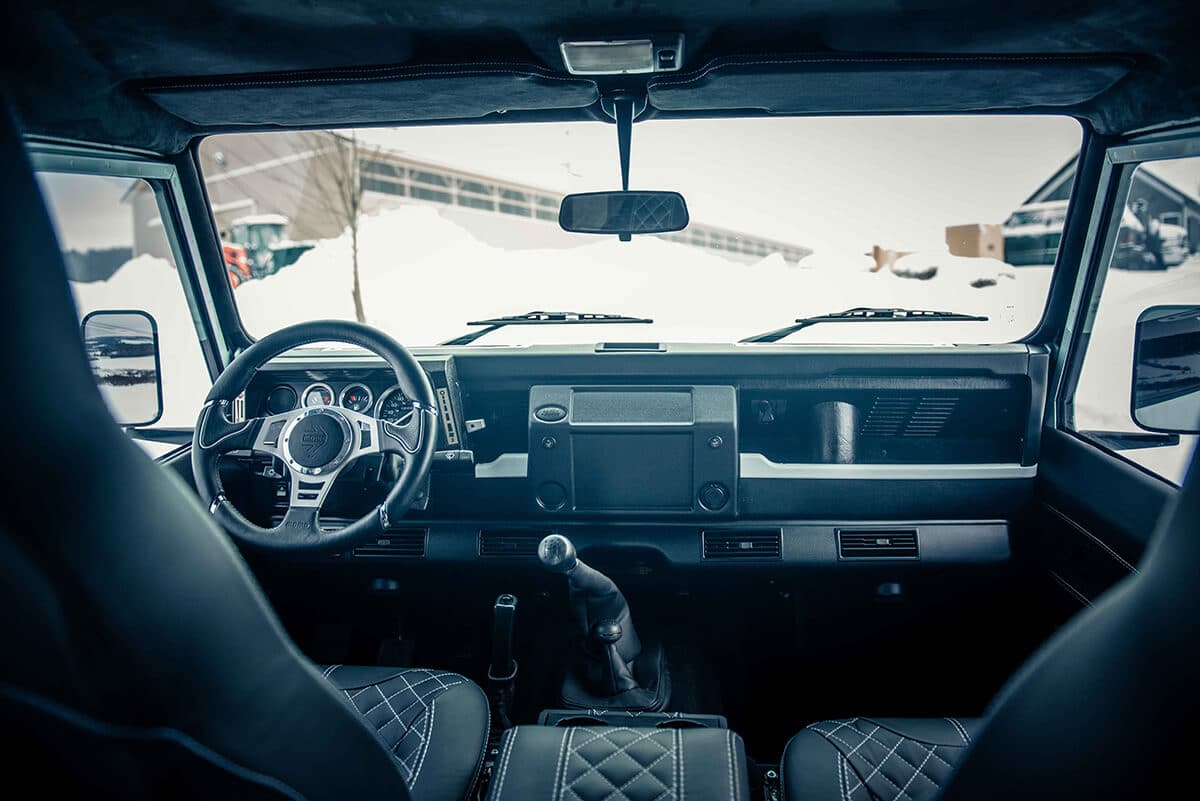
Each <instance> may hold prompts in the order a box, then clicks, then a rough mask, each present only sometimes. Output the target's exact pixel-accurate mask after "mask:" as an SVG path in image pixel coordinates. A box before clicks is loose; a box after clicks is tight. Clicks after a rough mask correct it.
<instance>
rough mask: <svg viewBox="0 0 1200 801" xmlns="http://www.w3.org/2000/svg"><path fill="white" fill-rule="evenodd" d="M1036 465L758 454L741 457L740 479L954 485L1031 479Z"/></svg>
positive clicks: (1035, 473)
mask: <svg viewBox="0 0 1200 801" xmlns="http://www.w3.org/2000/svg"><path fill="white" fill-rule="evenodd" d="M1036 475H1037V465H1028V466H1027V465H1020V464H793V463H781V462H772V461H771V460H770V459H768V458H767V457H765V456H763V455H762V454H761V453H743V454H741V477H742V478H789V479H841V480H854V479H867V480H876V481H878V480H893V481H955V480H978V479H989V478H1034V477H1035V476H1036Z"/></svg>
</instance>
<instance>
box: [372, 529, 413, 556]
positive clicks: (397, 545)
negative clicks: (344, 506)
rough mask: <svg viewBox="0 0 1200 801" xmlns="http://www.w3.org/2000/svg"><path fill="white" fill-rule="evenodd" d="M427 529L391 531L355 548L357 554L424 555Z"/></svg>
mask: <svg viewBox="0 0 1200 801" xmlns="http://www.w3.org/2000/svg"><path fill="white" fill-rule="evenodd" d="M426 534H427V531H426V529H423V528H413V529H401V530H398V531H389V532H387V533H386V534H383V535H381V536H379V537H378V538H377V539H376V540H375V541H374V542H372V543H371V544H369V545H360V546H358V547H357V548H355V549H354V555H355V556H410V557H411V556H418V557H419V556H424V555H425V535H426Z"/></svg>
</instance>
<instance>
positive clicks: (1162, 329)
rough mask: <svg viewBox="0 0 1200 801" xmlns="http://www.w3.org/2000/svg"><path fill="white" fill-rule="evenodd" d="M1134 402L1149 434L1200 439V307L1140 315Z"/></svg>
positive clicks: (1138, 419) (1135, 416) (1165, 308)
mask: <svg viewBox="0 0 1200 801" xmlns="http://www.w3.org/2000/svg"><path fill="white" fill-rule="evenodd" d="M1131 401H1132V407H1133V408H1132V409H1131V412H1130V413H1131V414H1132V415H1133V419H1134V422H1136V423H1137V424H1138V425H1139V426H1141V427H1142V428H1144V429H1146V430H1147V431H1160V432H1164V433H1170V434H1200V306H1152V307H1150V308H1149V309H1146V311H1144V312H1142V313H1141V314H1140V315H1139V316H1138V320H1137V330H1136V333H1135V334H1134V343H1133V392H1132V394H1131Z"/></svg>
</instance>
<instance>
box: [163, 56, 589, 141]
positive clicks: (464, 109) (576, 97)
mask: <svg viewBox="0 0 1200 801" xmlns="http://www.w3.org/2000/svg"><path fill="white" fill-rule="evenodd" d="M139 89H140V90H141V92H142V93H144V94H145V95H146V96H148V97H149V98H150V99H152V100H153V101H154V102H155V103H157V104H158V105H159V106H161V107H162V108H163V109H165V110H166V111H168V112H170V113H171V114H174V115H175V116H177V117H180V118H182V119H184V120H187V121H188V122H191V123H194V124H196V125H202V126H209V125H289V126H290V125H295V126H300V125H330V124H336V125H358V124H367V123H379V122H404V121H409V120H412V121H418V120H455V119H475V118H478V117H483V116H486V115H488V114H492V113H495V112H502V111H537V110H541V109H559V108H583V107H586V106H590V105H592V104H593V103H595V102H596V100H598V99H599V97H600V93H599V90H598V89H597V87H596V84H595V82H594V81H591V80H588V79H586V78H573V77H564V76H562V75H557V74H555V73H552V72H550V71H549V70H545V69H542V68H540V67H535V66H532V65H527V64H506V63H488V64H443V65H435V66H406V67H363V68H352V69H334V70H321V71H312V72H308V71H306V72H287V73H259V74H248V75H227V76H221V77H215V78H174V79H170V80H162V81H153V82H144V83H142V84H141V85H140V86H139Z"/></svg>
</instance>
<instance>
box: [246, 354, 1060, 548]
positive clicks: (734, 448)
mask: <svg viewBox="0 0 1200 801" xmlns="http://www.w3.org/2000/svg"><path fill="white" fill-rule="evenodd" d="M660 347H661V349H660V350H656V351H648V350H647V349H645V348H644V347H641V348H639V349H637V350H630V351H623V350H621V349H620V348H619V346H617V347H615V348H614V347H613V346H600V347H590V346H558V347H530V348H487V347H471V348H437V349H428V350H415V351H414V355H416V356H417V358H418V360H419V361H420V363H421V365H422V367H423V368H424V369H425V371H426V373H427V374H428V375H429V377H430V380H431V383H432V384H433V386H434V389H435V392H436V395H437V400H438V413H439V418H440V423H441V425H440V430H439V432H438V438H439V440H438V453H437V455H436V457H435V461H434V467H433V470H432V473H431V476H430V481H429V484H428V486H427V487H426V490H425V492H423V493H422V494H421V497H420V498H419V500H418V503H417V504H415V505H414V507H413V508H412V509H411V511H410V513H409V515H408V516H407V517H406V518H405V519H404V520H403V521H400V522H399V523H397V538H396V540H397V546H396V550H395V552H394V553H393V552H392V551H389V545H388V544H380V545H378V546H376V550H375V551H374V552H371V553H369V554H368V553H365V552H364V553H363V554H361V555H363V556H366V555H370V556H382V555H388V554H389V553H390V554H392V555H394V556H397V557H401V556H404V555H405V554H407V553H408V552H407V551H405V550H404V549H405V548H410V549H411V548H415V547H416V546H414V545H411V544H409V545H404V542H406V540H404V538H405V537H409V538H417V539H420V548H419V551H420V554H421V555H422V556H424V557H425V558H427V559H436V558H437V555H438V553H439V552H441V553H442V555H443V557H444V558H446V559H451V556H450V554H453V555H454V557H453V559H451V561H453V560H454V559H460V560H466V559H470V560H481V559H487V558H493V557H497V556H498V557H501V558H502V557H505V556H521V555H523V556H528V557H531V556H532V553H533V550H532V549H533V548H535V547H536V541H537V540H538V539H540V537H541V536H544V534H545V533H547V532H549V531H562V532H564V533H569V534H570V535H571V536H572V537H573V538H578V539H579V541H581V542H582V543H583V545H584V546H585V547H586V546H587V544H588V543H589V542H594V543H601V544H609V545H612V544H616V543H624V544H625V545H627V546H630V547H649V548H650V549H651V550H653V551H654V552H655V553H656V554H658V555H659V556H660V557H661V556H663V555H666V554H670V557H669V560H670V561H671V562H672V563H676V562H679V563H683V564H691V565H693V566H701V565H711V564H715V563H717V562H722V563H724V562H726V561H727V562H728V563H730V564H733V563H736V564H741V565H747V564H752V563H755V562H756V561H759V560H762V561H764V562H772V563H774V564H777V565H786V564H789V563H795V564H806V563H811V561H812V560H814V559H817V560H819V561H823V562H825V563H842V562H845V561H847V560H848V559H853V558H854V557H853V553H854V547H853V541H854V537H855V536H857V537H858V538H859V539H860V540H862V541H863V542H866V546H865V547H866V553H871V552H872V551H871V548H870V545H871V541H872V539H874V540H879V542H887V543H890V542H892V541H893V539H895V540H896V541H903V542H905V543H907V542H908V540H909V535H910V534H911V539H912V541H913V547H914V549H915V550H914V551H912V552H910V551H908V550H904V549H903V548H901V549H900V551H897V553H902V554H903V555H902V556H901V557H899V558H910V557H912V558H914V559H916V560H917V561H920V562H925V563H928V562H937V561H939V560H949V561H953V562H961V561H973V560H978V559H1003V558H1006V557H1007V527H1006V523H1005V521H1006V520H1009V519H1012V518H1013V517H1015V516H1016V514H1017V513H1018V512H1019V510H1020V509H1021V508H1022V507H1023V506H1024V505H1025V504H1026V503H1027V502H1028V501H1029V499H1030V498H1031V496H1032V491H1033V483H1034V481H1033V479H1034V478H1035V476H1036V473H1037V458H1038V450H1039V440H1040V430H1041V423H1042V421H1041V410H1042V408H1043V407H1044V403H1045V392H1046V380H1047V371H1048V363H1049V358H1048V354H1047V353H1046V352H1045V351H1044V350H1041V349H1038V348H1034V347H1029V346H1026V345H980V346H965V347H963V346H960V347H894V348H889V347H862V348H856V347H846V346H838V347H825V348H822V347H815V346H769V347H755V348H746V347H742V346H699V345H697V346H688V345H671V346H660ZM245 404H246V411H247V414H251V415H253V414H267V413H279V412H282V411H287V410H288V409H291V408H295V407H296V406H301V405H303V406H320V405H340V406H344V407H345V408H348V409H353V410H355V411H359V412H364V413H370V414H374V415H375V416H377V417H380V418H383V419H388V420H393V421H395V420H397V419H400V418H402V417H403V416H404V415H406V414H408V413H409V412H410V410H411V406H410V402H409V401H408V399H407V398H405V397H404V395H403V393H402V392H401V391H400V390H399V389H398V388H397V387H396V385H395V377H394V375H392V373H391V371H390V370H389V369H388V368H387V366H386V365H385V364H384V363H383V362H382V360H380V359H378V358H377V357H375V356H373V355H370V354H366V353H363V352H356V351H351V352H346V351H323V350H320V349H318V348H309V349H302V350H298V351H295V352H292V353H290V354H285V355H284V356H281V357H279V358H277V359H275V360H274V361H272V362H271V363H270V364H268V365H266V366H265V367H264V368H263V369H262V370H261V371H260V372H259V374H258V375H257V376H256V378H255V379H254V381H253V382H252V384H251V386H250V387H248V388H247V391H246V395H245ZM397 458H398V457H395V456H381V455H378V454H376V455H374V456H368V457H364V458H363V459H360V460H359V463H358V464H355V465H354V466H353V467H352V468H351V469H348V470H346V471H345V472H344V473H343V474H342V475H341V476H340V477H339V479H338V482H337V484H336V485H335V487H334V488H333V490H332V491H331V493H330V495H329V497H328V499H327V501H326V504H325V507H324V508H323V510H322V517H321V519H322V524H323V525H325V526H329V527H333V526H337V525H339V524H341V523H342V521H346V520H352V519H355V518H357V517H358V516H360V515H362V514H363V513H364V512H366V511H367V510H369V509H370V508H371V506H372V505H373V504H375V503H377V502H378V500H379V499H380V498H382V497H383V495H384V494H385V493H386V490H387V488H388V487H389V486H390V483H389V482H390V481H391V480H394V477H395V475H396V467H397V466H396V465H395V464H390V463H389V462H390V460H394V459H397ZM289 480H290V479H289V477H288V475H287V471H286V470H285V469H284V468H283V466H282V465H281V464H275V463H273V461H272V460H271V459H270V457H265V456H259V455H256V454H249V453H245V454H238V455H236V457H235V458H233V459H229V460H226V463H225V464H223V465H222V483H223V485H224V486H225V487H226V488H227V491H228V494H229V497H230V499H231V500H232V501H233V502H234V503H235V504H236V505H237V506H238V508H239V509H240V510H241V511H242V512H243V513H244V514H246V515H247V516H248V517H250V518H251V519H252V520H254V521H255V522H258V523H259V524H260V525H271V524H273V523H275V522H277V521H278V519H279V517H280V516H281V515H282V512H283V509H284V507H285V505H286V499H287V497H288V494H287V492H288V482H289ZM801 531H809V532H811V531H821V532H826V533H827V534H828V536H826V534H822V535H821V536H822V537H823V540H822V541H823V542H824V545H822V547H821V548H819V549H814V548H813V547H809V546H804V545H802V544H800V543H802V542H804V541H805V540H803V539H801V540H796V541H795V542H794V543H793V544H791V545H789V543H790V542H793V540H792V539H790V538H792V537H794V536H796V532H801ZM839 532H846V533H845V542H846V543H847V548H848V550H847V549H843V548H842V547H841V543H842V538H843V534H842V533H839ZM873 532H884V533H882V534H879V536H877V537H872V533H873ZM888 532H892V533H888ZM939 532H941V533H940V534H939ZM947 532H949V533H947ZM964 532H965V533H964ZM722 537H724V538H725V539H722ZM947 537H950V539H946V538H947ZM764 538H765V539H764ZM450 543H458V544H457V545H456V546H454V547H453V548H451V547H450ZM721 543H725V544H724V545H722V544H721ZM762 543H765V545H762V547H761V548H760V544H762ZM830 543H833V544H832V545H831V544H830ZM964 543H967V544H970V545H971V547H969V548H968V547H966V546H965V545H964ZM447 548H450V550H448V551H446V550H444V549H447ZM722 548H724V549H726V550H727V551H732V558H728V559H727V560H725V559H722V557H721V556H720V553H719V552H720V551H721V550H722ZM878 549H881V551H880V552H881V553H882V554H883V557H881V558H887V556H888V554H889V553H890V551H889V546H887V545H880V546H879V548H878ZM878 549H877V550H878ZM846 554H850V556H847V555H846ZM868 558H871V557H868ZM797 560H798V561H797Z"/></svg>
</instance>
